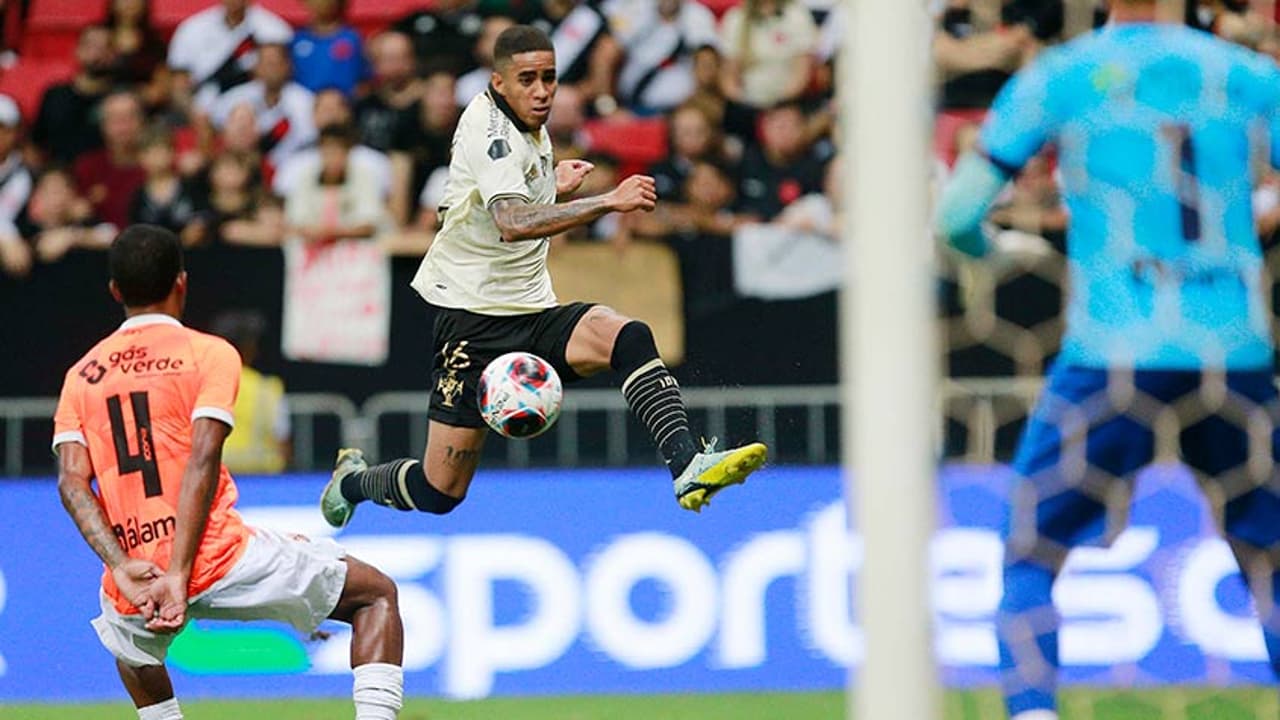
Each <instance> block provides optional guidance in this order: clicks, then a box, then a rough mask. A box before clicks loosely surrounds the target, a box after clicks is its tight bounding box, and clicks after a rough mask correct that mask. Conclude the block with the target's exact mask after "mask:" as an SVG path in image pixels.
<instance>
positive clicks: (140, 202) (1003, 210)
mask: <svg viewBox="0 0 1280 720" xmlns="http://www.w3.org/2000/svg"><path fill="white" fill-rule="evenodd" d="M1077 7H1078V4H1077V3H1067V4H1064V2H1063V0H934V2H933V4H932V6H931V9H932V14H931V22H932V23H933V26H932V28H931V30H932V37H933V42H932V56H933V60H934V65H935V69H936V74H937V90H938V92H937V112H938V115H937V118H938V120H937V132H936V136H935V141H936V142H935V149H936V151H937V152H936V155H937V172H936V175H937V176H938V177H939V178H942V177H945V175H946V174H947V172H948V169H949V167H950V165H951V164H952V163H953V162H954V160H955V158H956V156H957V154H958V153H960V152H962V151H963V150H964V149H966V148H968V147H971V146H972V145H973V143H974V142H975V139H976V135H977V127H978V124H979V123H980V121H981V118H982V116H983V114H984V113H985V111H986V108H987V107H988V106H989V105H990V103H991V102H992V99H993V98H994V96H995V94H996V93H997V92H998V91H999V89H1000V87H1001V86H1002V85H1003V84H1004V82H1005V81H1007V80H1008V79H1009V77H1011V75H1012V74H1013V73H1014V72H1016V71H1017V69H1018V68H1019V67H1022V66H1023V65H1024V64H1025V63H1026V62H1027V61H1028V60H1030V59H1031V58H1032V57H1034V56H1035V55H1036V53H1037V52H1039V51H1040V50H1041V49H1042V48H1044V47H1046V46H1047V45H1050V44H1052V43H1055V42H1059V41H1061V40H1062V39H1063V38H1064V37H1067V36H1069V35H1071V34H1073V33H1075V32H1079V31H1081V30H1084V29H1087V28H1088V27H1090V26H1091V25H1097V24H1101V23H1102V22H1104V21H1105V18H1106V2H1105V1H1103V0H1099V2H1097V3H1096V7H1095V8H1094V12H1093V14H1092V16H1089V17H1084V18H1081V17H1078V15H1079V13H1077V12H1075V9H1076V8H1077ZM1187 21H1188V22H1189V23H1192V24H1195V25H1197V26H1198V27H1201V28H1202V29H1205V30H1206V31H1211V32H1216V33H1219V34H1221V35H1223V36H1225V37H1229V38H1231V39H1233V40H1235V41H1237V42H1241V43H1244V44H1247V45H1250V46H1251V47H1254V48H1256V49H1258V50H1260V51H1264V52H1271V53H1273V54H1275V53H1277V49H1276V48H1277V43H1276V42H1275V33H1274V27H1275V24H1274V22H1273V21H1272V19H1271V18H1264V17H1262V16H1261V15H1260V14H1259V13H1258V12H1256V11H1254V10H1251V9H1250V6H1249V3H1247V2H1244V1H1243V0H1200V1H1199V2H1195V1H1194V0H1193V1H1192V2H1190V3H1189V4H1188V17H1187ZM848 22H849V20H848V18H847V17H846V16H845V13H844V10H843V8H842V7H841V4H840V3H838V2H835V1H834V0H385V1H384V0H379V1H378V2H372V1H367V0H349V1H344V0H305V2H304V1H303V0H253V1H251V0H203V1H202V0H0V289H3V287H4V286H5V285H8V286H9V287H10V288H17V290H16V291H18V292H20V291H21V288H22V286H23V283H26V282H29V280H28V279H27V278H29V277H30V276H31V274H32V273H33V272H35V271H36V270H37V269H38V268H39V267H40V266H41V265H45V264H53V263H57V262H58V261H59V259H60V258H63V257H65V256H66V255H67V254H68V253H71V252H75V251H84V250H88V251H90V252H92V251H93V250H95V249H101V248H103V247H105V246H106V245H107V244H108V243H109V242H110V240H111V238H112V237H113V236H114V233H115V232H116V230H117V229H118V228H120V227H122V226H124V225H126V224H129V223H132V222H149V223H155V224H159V225H163V226H166V227H169V228H172V229H173V230H174V231H175V232H178V233H179V234H180V235H181V237H182V239H183V241H184V243H185V244H186V245H187V246H188V247H189V248H190V249H191V251H192V253H193V254H194V255H193V257H194V256H195V255H199V253H200V252H201V251H205V250H208V251H209V252H210V253H213V252H231V251H236V252H242V251H243V252H248V251H249V250H252V251H253V252H255V253H259V254H257V255H253V257H255V258H262V257H263V255H261V253H264V252H266V253H269V252H275V253H277V254H278V256H280V257H282V260H279V261H277V262H279V263H280V264H281V267H282V268H283V271H284V273H285V275H286V276H287V275H288V273H289V272H292V271H293V270H296V269H297V268H298V267H310V268H314V267H319V266H321V265H323V263H321V262H320V260H321V259H323V257H324V255H325V254H326V253H329V254H331V255H336V256H337V257H340V258H347V256H346V255H340V254H338V253H336V252H331V251H335V249H337V248H341V247H344V246H349V245H351V244H357V245H364V246H370V247H376V248H377V249H378V250H379V252H381V253H383V254H385V256H386V257H387V258H388V259H389V260H388V262H392V263H400V264H404V265H407V266H408V268H407V272H408V273H409V274H411V273H412V266H413V265H415V264H416V261H417V258H419V257H421V255H422V253H423V252H424V251H425V250H426V248H427V247H428V246H429V244H430V242H431V239H432V236H433V234H434V231H435V229H436V226H437V224H438V222H439V218H438V217H437V214H436V206H437V202H438V200H439V198H440V197H441V196H442V195H443V192H444V187H445V184H446V183H447V181H448V163H449V152H450V144H451V138H452V134H453V130H454V127H455V125H456V123H457V121H458V118H459V116H460V113H461V110H462V108H463V107H465V105H466V104H467V103H468V102H470V101H471V100H472V99H473V98H474V97H475V96H476V95H478V94H479V93H482V92H485V90H486V87H487V85H488V83H489V75H490V73H491V71H492V46H493V43H494V40H495V38H496V37H497V35H498V34H499V33H501V32H502V30H503V29H505V28H507V27H510V26H511V25H512V24H515V23H530V24H534V25H537V26H539V27H542V28H544V29H545V30H546V31H547V32H548V33H549V34H550V35H551V37H552V39H553V42H554V44H555V47H556V51H557V60H558V70H559V75H560V78H559V79H560V89H559V92H558V94H557V96H556V100H555V105H554V107H553V112H552V115H551V118H550V120H549V123H548V131H549V132H550V134H551V135H552V138H553V142H554V144H555V148H556V152H557V154H558V156H559V157H558V159H567V158H585V159H587V160H590V161H592V162H593V163H594V164H595V166H596V170H595V171H594V172H593V173H592V174H591V175H590V176H589V177H588V182H587V183H586V184H585V185H584V187H583V188H582V189H581V190H580V191H579V192H580V193H583V194H593V193H597V192H602V191H605V190H607V189H609V188H610V187H611V186H612V185H613V184H614V183H616V182H617V181H619V180H620V179H622V178H623V177H625V176H626V175H629V174H632V173H637V172H646V173H649V174H651V175H653V176H654V177H655V178H656V179H657V183H658V191H659V194H660V197H661V200H662V202H661V203H659V206H658V209H657V210H656V211H655V212H653V213H651V214H645V215H640V216H627V217H626V218H625V219H620V218H618V217H606V218H603V219H601V220H600V221H598V222H597V223H596V224H595V225H594V226H592V227H591V228H588V229H584V230H582V231H579V232H574V233H570V234H569V235H568V236H566V237H563V238H557V239H556V241H557V242H575V241H576V242H593V241H594V242H608V243H613V244H614V245H615V246H616V247H617V248H618V249H619V250H620V251H625V249H626V248H627V247H629V246H630V244H632V243H634V242H636V241H655V240H656V241H661V242H665V243H667V244H669V245H670V247H672V248H673V249H674V250H675V252H676V255H677V256H678V258H679V265H680V273H681V276H682V278H681V279H682V281H683V282H682V284H683V287H684V288H685V299H684V310H685V314H686V323H687V324H688V325H690V326H696V325H697V322H698V318H699V316H700V315H701V316H703V317H709V316H710V314H714V313H716V312H718V311H720V310H723V309H724V308H725V307H729V306H731V305H733V304H734V303H735V302H737V301H740V300H741V299H742V298H744V297H748V298H755V299H760V300H764V301H773V300H787V299H797V298H809V297H815V296H823V297H825V298H826V301H825V303H826V304H825V305H823V306H822V312H823V313H826V315H824V317H827V316H829V317H831V318H834V307H835V303H834V289H835V287H836V286H837V285H838V282H839V278H838V275H837V274H834V272H833V271H834V270H835V269H838V267H839V262H838V257H839V253H840V242H839V241H838V237H839V232H838V230H837V228H838V227H839V213H838V202H837V201H838V197H837V195H836V192H837V191H836V187H837V182H836V175H837V171H838V167H839V164H838V163H837V162H834V160H835V158H836V142H835V140H836V139H835V137H834V134H833V129H834V126H835V112H834V107H835V104H834V102H833V95H834V87H833V77H834V66H835V61H836V55H837V54H838V51H839V49H840V47H841V44H842V42H843V41H844V38H845V37H846V36H847V34H848V27H847V25H848ZM886 71H892V67H891V65H888V66H887V67H886ZM6 93H7V94H6ZM1276 186H1277V185H1276V184H1275V183H1272V184H1271V185H1270V186H1269V189H1268V190H1266V191H1264V192H1263V193H1261V194H1260V196H1259V203H1258V206H1259V217H1260V223H1261V227H1262V229H1263V230H1264V231H1265V230H1267V229H1268V228H1274V227H1275V226H1276V225H1277V224H1280V192H1276V191H1274V190H1271V189H1270V188H1274V187H1276ZM992 219H993V220H994V221H995V222H997V223H998V224H1000V225H1002V226H1004V227H1006V228H1012V229H1016V230H1017V231H1019V232H1018V233H1016V234H1014V235H1013V237H1014V238H1015V239H1017V240H1018V241H1019V242H1023V245H1021V246H1020V247H1027V245H1026V243H1025V240H1026V238H1028V237H1030V238H1033V239H1035V238H1045V239H1047V241H1048V242H1047V243H1042V246H1043V247H1041V246H1035V245H1034V244H1033V246H1034V247H1041V249H1042V250H1043V249H1044V248H1047V249H1049V250H1052V249H1053V248H1054V247H1055V246H1057V247H1059V248H1060V243H1061V242H1062V236H1063V231H1064V230H1065V227H1066V224H1067V220H1068V218H1067V216H1066V213H1065V211H1064V210H1063V209H1062V208H1061V206H1060V203H1059V201H1058V197H1057V191H1056V182H1055V178H1054V166H1053V161H1052V156H1051V155H1049V156H1046V157H1044V158H1040V159H1037V160H1036V161H1035V162H1033V163H1032V164H1031V165H1030V166H1029V167H1028V168H1027V170H1026V172H1024V174H1023V175H1022V177H1021V178H1020V179H1019V181H1018V182H1017V183H1016V184H1015V185H1014V186H1013V188H1012V189H1011V191H1010V192H1009V193H1007V196H1006V198H1005V199H1004V201H1003V202H1002V203H1001V205H1000V206H999V207H998V208H997V209H996V210H995V212H994V214H993V216H992ZM352 252H354V251H352ZM366 255H367V253H366ZM347 259H349V258H347ZM366 259H367V258H366ZM345 261H346V260H342V261H341V262H345ZM220 267H221V266H220ZM219 271H220V272H223V273H224V275H225V276H226V277H228V278H231V279H232V280H235V279H237V278H235V277H233V276H232V275H231V274H230V273H229V272H227V271H224V270H219ZM391 272H392V273H395V274H396V275H395V277H394V278H393V279H388V280H383V279H379V278H378V277H375V276H372V275H371V276H370V277H371V278H373V279H371V280H370V282H371V283H373V284H375V285H377V284H378V283H387V284H393V285H394V286H395V287H396V288H398V289H399V290H398V292H399V291H400V290H403V288H402V287H401V285H403V283H402V282H401V280H402V279H403V278H402V277H400V276H401V275H404V274H405V272H406V270H405V269H404V268H401V267H400V266H399V265H396V266H394V268H393V270H392V271H391ZM278 275H279V272H277V276H278ZM245 277H248V276H247V275H246V276H245ZM241 280H242V281H245V282H247V280H243V279H241ZM254 282H256V283H259V284H261V283H262V282H263V279H262V277H257V278H255V280H254ZM269 283H270V284H272V285H273V288H272V289H271V292H275V293H277V294H279V293H281V292H284V293H285V294H286V295H288V288H289V284H290V283H289V280H288V278H287V277H283V278H280V279H279V280H278V281H276V280H274V279H273V280H271V281H269ZM321 284H323V283H321ZM202 285H207V283H204V284H202ZM295 285H296V286H297V287H303V285H302V284H299V283H295ZM233 292H234V291H233ZM374 295H376V293H374ZM371 297H373V296H371ZM375 299H376V298H375ZM397 302H399V300H397ZM375 304H378V303H375ZM380 304H381V305H382V306H385V305H387V304H388V303H386V302H382V303H380ZM1054 310H1055V311H1056V308H1055V309H1054ZM384 311H385V308H384ZM288 313H289V308H288V302H286V303H285V308H284V312H283V313H281V312H280V311H279V310H278V309H276V310H275V311H274V312H269V313H268V315H269V316H268V318H267V321H268V324H269V325H270V326H275V325H279V324H280V322H281V320H280V318H281V315H283V316H285V317H284V323H285V324H286V325H287V324H288ZM791 314H792V315H796V314H797V313H795V312H792V313H791ZM801 314H803V313H801ZM757 316H758V312H755V311H753V315H752V317H757ZM304 319H305V318H304ZM717 322H719V321H717ZM209 324H211V323H206V325H209ZM319 330H323V328H310V329H308V330H307V334H309V335H311V336H316V337H312V340H313V341H314V342H313V343H312V345H313V346H316V347H319V346H320V345H323V344H324V342H327V341H326V340H324V338H321V337H318V335H317V333H319ZM284 334H285V335H286V336H288V335H289V333H288V332H287V328H286V332H285V333H284ZM279 335H280V333H279V332H277V331H274V330H273V331H272V333H271V336H272V337H273V338H275V337H278V336H279ZM285 344H286V345H287V344H288V338H287V337H286V340H285ZM383 344H384V345H385V343H383ZM720 344H722V345H724V344H727V345H732V344H733V343H723V342H722V343H720ZM303 345H305V343H304V344H303ZM299 347H302V345H299ZM308 347H310V346H308ZM830 349H831V351H832V352H834V341H833V342H832V344H831V348H830ZM307 352H310V350H299V351H298V353H300V354H298V353H295V354H294V355H290V358H289V359H291V360H297V359H302V360H306V359H307V356H306V353H307ZM268 354H270V353H268ZM695 354H696V353H695ZM286 355H289V353H288V351H287V348H286ZM380 357H382V355H380V354H378V353H371V354H370V355H369V356H368V357H366V358H363V359H361V360H359V362H363V363H365V364H367V365H376V364H377V363H378V361H379V360H378V359H379V358H380ZM340 361H345V360H340ZM831 366H832V367H834V363H832V364H831ZM808 379H809V378H795V379H791V378H785V377H782V378H779V381H806V380H808ZM825 379H828V378H825V377H823V378H817V379H815V381H823V380H825Z"/></svg>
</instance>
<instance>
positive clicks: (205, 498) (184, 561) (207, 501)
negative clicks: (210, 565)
mask: <svg viewBox="0 0 1280 720" xmlns="http://www.w3.org/2000/svg"><path fill="white" fill-rule="evenodd" d="M229 434H231V427H230V426H228V425H227V424H226V423H223V422H221V421H219V420H214V419H212V418H204V417H202V418H196V420H195V421H194V422H192V424H191V456H190V458H188V460H187V469H186V471H185V472H184V473H183V475H182V488H181V489H180V490H179V491H178V519H177V526H176V527H175V529H174V539H173V556H172V558H171V559H170V560H169V568H168V570H166V571H165V573H164V576H163V577H161V578H160V579H159V580H157V581H156V584H155V591H154V592H153V597H154V598H155V600H156V602H157V604H158V605H159V614H158V616H157V617H156V618H155V619H154V620H152V621H151V622H149V623H147V628H148V629H150V630H152V631H156V632H177V631H178V630H180V629H182V626H183V624H184V623H185V622H186V613H187V585H188V584H189V583H190V581H191V567H192V565H193V564H194V563H195V559H196V552H197V551H198V550H199V549H200V539H201V538H202V537H204V529H205V524H206V523H207V522H208V520H209V508H210V507H211V506H212V505H213V498H214V495H215V493H216V492H217V489H218V476H219V474H220V473H221V470H222V445H223V443H225V442H226V440H227V435H229Z"/></svg>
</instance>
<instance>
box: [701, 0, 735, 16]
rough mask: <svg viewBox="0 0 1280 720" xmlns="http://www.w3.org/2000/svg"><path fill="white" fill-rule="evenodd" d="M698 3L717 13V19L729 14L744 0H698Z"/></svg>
mask: <svg viewBox="0 0 1280 720" xmlns="http://www.w3.org/2000/svg"><path fill="white" fill-rule="evenodd" d="M698 2H700V3H702V4H703V5H706V6H707V7H708V8H711V12H713V13H715V15H716V17H717V18H720V17H723V16H724V14H725V13H727V12H729V8H733V7H737V6H738V5H741V4H742V0H698Z"/></svg>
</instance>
